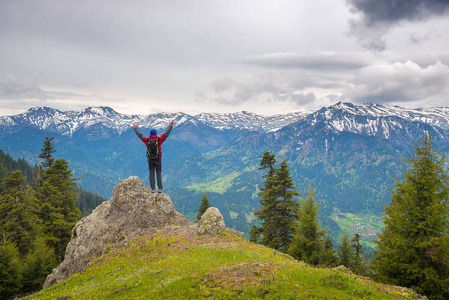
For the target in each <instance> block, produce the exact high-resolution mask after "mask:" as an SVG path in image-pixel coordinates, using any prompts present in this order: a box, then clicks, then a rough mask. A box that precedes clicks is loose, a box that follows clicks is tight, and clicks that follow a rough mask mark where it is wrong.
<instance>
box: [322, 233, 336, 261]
mask: <svg viewBox="0 0 449 300" xmlns="http://www.w3.org/2000/svg"><path fill="white" fill-rule="evenodd" d="M336 263H337V259H336V257H335V251H334V243H333V242H332V238H331V236H330V235H329V233H328V234H327V235H326V237H325V238H324V250H323V253H322V254H321V258H320V264H322V265H324V266H335V265H336Z"/></svg>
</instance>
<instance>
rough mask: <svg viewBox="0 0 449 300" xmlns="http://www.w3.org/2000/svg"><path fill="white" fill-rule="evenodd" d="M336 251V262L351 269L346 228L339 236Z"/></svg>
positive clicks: (349, 247) (350, 254) (350, 252)
mask: <svg viewBox="0 0 449 300" xmlns="http://www.w3.org/2000/svg"><path fill="white" fill-rule="evenodd" d="M337 253H338V264H340V265H343V266H345V267H346V268H348V269H351V268H352V262H353V257H352V251H351V244H350V240H349V237H348V233H347V232H346V230H345V232H344V233H343V235H342V237H341V242H340V245H339V246H338V249H337Z"/></svg>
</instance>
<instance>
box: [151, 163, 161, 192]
mask: <svg viewBox="0 0 449 300" xmlns="http://www.w3.org/2000/svg"><path fill="white" fill-rule="evenodd" d="M148 169H149V171H150V187H151V189H152V190H154V189H155V187H156V184H155V182H154V170H155V169H156V176H157V188H158V189H159V190H162V163H161V159H160V158H157V159H148Z"/></svg>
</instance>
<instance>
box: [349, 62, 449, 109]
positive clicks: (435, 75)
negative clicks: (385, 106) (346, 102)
mask: <svg viewBox="0 0 449 300" xmlns="http://www.w3.org/2000/svg"><path fill="white" fill-rule="evenodd" d="M447 78H449V67H448V66H447V65H444V64H442V63H441V62H437V63H435V64H433V65H429V66H427V67H426V68H422V67H420V66H419V65H418V64H416V63H414V62H411V61H407V62H405V63H399V62H397V63H393V64H390V65H387V64H384V65H376V66H371V67H367V68H364V69H361V70H360V71H359V72H357V73H356V75H355V77H354V78H353V79H352V81H351V86H352V87H351V88H350V89H348V91H347V92H345V93H344V94H343V96H342V98H343V99H351V100H352V101H354V102H358V103H363V102H368V101H374V102H385V103H407V102H418V101H423V102H429V101H431V100H433V101H434V103H437V102H438V103H441V102H444V101H447V100H445V99H448V97H449V81H448V80H447ZM446 105H447V104H446Z"/></svg>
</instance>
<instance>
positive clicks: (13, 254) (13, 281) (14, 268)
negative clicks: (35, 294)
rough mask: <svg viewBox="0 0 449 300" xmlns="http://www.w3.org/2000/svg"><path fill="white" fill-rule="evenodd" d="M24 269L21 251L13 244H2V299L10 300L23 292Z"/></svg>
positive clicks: (0, 293) (0, 292)
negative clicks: (21, 261) (22, 267)
mask: <svg viewBox="0 0 449 300" xmlns="http://www.w3.org/2000/svg"><path fill="white" fill-rule="evenodd" d="M21 274H22V269H21V264H20V258H19V251H18V250H17V248H16V246H15V245H14V244H12V243H8V242H6V241H3V242H2V243H0V299H10V298H12V297H14V296H15V295H17V294H19V293H20V292H21V287H22V285H21V282H22V277H21Z"/></svg>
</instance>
